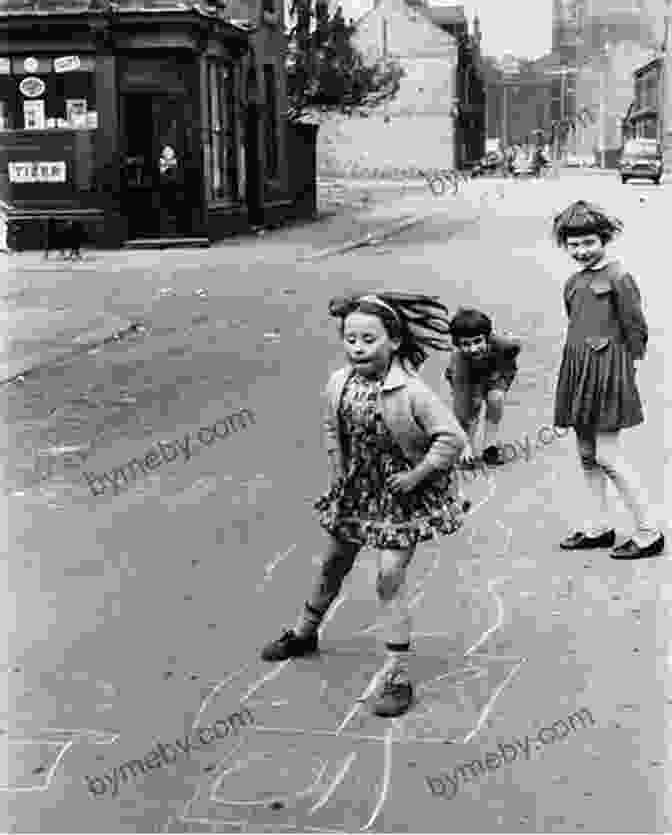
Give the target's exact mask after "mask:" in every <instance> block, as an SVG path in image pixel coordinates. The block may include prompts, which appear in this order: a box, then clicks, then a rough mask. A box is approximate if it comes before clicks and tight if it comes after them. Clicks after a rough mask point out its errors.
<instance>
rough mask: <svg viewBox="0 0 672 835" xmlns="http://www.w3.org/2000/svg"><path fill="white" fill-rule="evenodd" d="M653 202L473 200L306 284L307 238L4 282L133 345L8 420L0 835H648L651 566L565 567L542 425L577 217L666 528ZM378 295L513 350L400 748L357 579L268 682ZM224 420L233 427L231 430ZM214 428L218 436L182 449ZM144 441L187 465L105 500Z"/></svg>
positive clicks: (438, 598)
mask: <svg viewBox="0 0 672 835" xmlns="http://www.w3.org/2000/svg"><path fill="white" fill-rule="evenodd" d="M670 189H672V186H667V187H663V188H660V189H656V188H655V187H649V186H646V185H642V186H632V187H623V186H621V185H620V183H618V182H617V181H616V180H614V179H612V178H607V177H600V176H591V175H589V174H578V173H577V174H567V175H565V176H564V177H563V178H562V179H561V180H560V181H559V182H555V181H545V182H540V183H537V182H529V183H524V182H523V183H499V182H495V181H491V182H481V183H471V184H469V187H468V189H467V191H466V192H465V195H464V196H463V197H461V198H459V201H460V202H459V203H456V202H455V201H453V202H452V203H451V202H449V201H443V202H437V201H429V202H427V198H425V203H422V202H421V200H420V198H419V197H418V198H416V197H414V198H413V200H416V203H415V204H414V208H413V211H416V212H417V211H420V212H421V213H424V214H427V215H428V217H427V218H426V220H425V221H424V222H423V223H422V224H419V225H417V226H415V227H414V228H412V229H409V230H408V231H406V232H404V233H402V234H401V235H399V236H397V237H395V238H393V239H390V240H388V241H386V242H384V243H382V244H381V245H380V246H369V247H366V248H362V249H358V250H355V251H353V252H350V253H348V254H343V255H334V256H332V257H329V258H323V259H319V260H314V261H310V260H304V261H301V262H300V263H297V258H299V257H305V255H306V252H310V251H312V252H316V251H319V249H320V247H321V246H322V243H324V242H321V241H320V240H318V238H319V234H320V233H319V230H318V229H317V227H306V228H305V230H303V231H302V232H301V233H298V235H297V234H289V233H284V232H278V233H276V234H274V235H269V236H267V237H266V238H265V239H264V240H263V241H259V242H258V245H256V246H254V245H252V244H251V242H250V241H249V240H248V241H243V242H240V243H239V244H236V243H233V242H232V243H230V244H227V245H225V246H222V247H218V248H216V249H212V250H208V251H192V252H183V253H170V252H165V253H161V254H144V253H143V254H138V255H136V256H133V257H132V258H129V259H128V260H127V261H125V260H124V258H123V257H121V256H115V255H112V254H109V255H101V256H100V257H98V259H97V260H96V261H95V263H94V262H92V264H93V266H95V270H94V269H91V265H89V266H87V265H86V264H84V265H83V266H82V267H81V268H80V266H76V267H75V268H74V269H72V270H69V269H68V268H65V267H63V266H62V265H57V264H54V265H47V266H44V265H41V264H40V263H39V259H38V258H37V257H36V258H35V259H34V260H33V261H30V258H26V259H24V260H22V261H21V262H20V268H17V272H16V274H15V275H14V276H13V278H12V280H11V282H10V287H9V291H8V295H11V294H12V293H15V294H16V293H20V294H21V298H22V300H23V301H22V303H25V304H26V305H27V306H30V305H36V304H37V303H38V300H39V298H40V296H41V295H46V296H48V299H49V305H52V306H54V305H56V306H57V305H60V304H62V305H64V306H67V305H69V304H75V303H80V304H83V305H85V306H86V305H88V306H89V308H90V309H91V310H92V311H94V310H95V311H98V312H99V313H105V314H109V315H113V316H118V317H119V318H120V319H123V320H127V321H138V320H142V321H143V322H145V324H146V325H147V329H146V330H145V331H142V332H139V333H137V334H135V335H133V336H131V337H129V338H127V339H121V340H119V341H118V342H116V343H112V344H108V345H105V346H102V347H98V348H93V349H91V350H90V351H86V352H82V353H79V354H76V355H75V354H72V355H70V356H69V357H66V358H65V359H62V360H61V361H59V362H57V363H54V364H52V365H50V366H48V367H47V368H45V369H44V370H42V371H41V372H40V373H36V374H34V375H30V376H29V377H27V378H26V379H25V380H24V381H23V382H20V383H17V384H10V385H5V386H3V387H2V392H1V393H0V397H2V400H3V416H4V418H5V421H4V428H5V433H4V436H5V439H6V460H5V470H4V476H5V478H4V482H5V492H4V501H3V509H4V511H5V517H6V526H7V530H8V537H7V551H6V553H5V555H4V557H5V559H4V565H5V566H6V583H5V594H4V598H3V600H4V605H3V611H4V613H5V617H6V622H7V627H8V629H7V631H8V634H9V641H8V652H7V662H6V668H5V669H4V670H3V673H2V674H3V676H4V677H6V688H5V689H4V691H3V692H5V693H6V694H7V701H6V704H5V707H4V710H5V715H6V721H5V725H4V731H5V733H4V734H3V735H2V736H0V741H1V742H2V743H3V744H5V745H6V746H7V749H6V757H5V758H3V760H4V761H5V762H6V763H7V772H6V775H5V776H4V778H3V779H2V783H3V785H4V787H5V789H4V790H5V798H6V800H7V820H6V822H2V826H3V827H7V829H8V831H16V832H29V831H43V832H119V831H123V832H137V831H143V832H148V831H155V832H156V831H170V832H178V831H182V832H183V831H194V832H200V831H204V832H205V831H208V832H212V831H215V832H218V831H221V832H229V831H231V832H234V831H242V830H245V831H250V832H256V831H262V830H268V831H280V830H283V829H284V830H289V831H300V832H304V831H342V832H354V831H360V830H364V829H369V830H371V831H381V832H382V831H389V832H395V831H396V832H405V831H424V832H484V831H503V832H578V831H587V832H665V831H670V826H671V825H672V806H671V805H670V796H669V788H668V787H669V786H670V785H672V780H671V779H670V769H669V753H668V752H669V736H668V727H669V724H670V716H671V715H672V714H671V711H672V693H671V692H670V687H669V658H670V655H669V640H668V632H669V615H670V605H671V604H672V594H671V593H670V590H671V588H672V587H671V585H670V582H671V573H670V561H669V557H668V556H662V557H660V558H658V559H655V560H649V561H642V562H641V563H632V564H630V563H623V564H621V563H615V562H613V561H611V560H609V558H608V554H607V553H606V552H594V553H591V554H589V555H585V554H566V553H562V552H560V551H559V550H558V548H557V545H556V543H557V542H558V540H559V539H561V538H562V537H563V536H564V535H565V534H566V532H567V531H568V529H570V528H572V526H573V525H574V523H575V522H576V521H578V520H580V518H581V509H582V498H583V494H582V483H581V477H580V473H579V469H578V464H577V460H576V455H575V451H574V447H573V443H572V439H571V437H567V438H558V439H555V440H552V442H550V441H549V435H548V432H546V431H543V432H541V434H540V432H539V430H540V429H543V427H547V426H548V425H549V424H550V423H551V421H552V398H553V386H554V381H555V373H556V371H557V367H558V363H559V358H560V352H561V347H562V339H563V335H564V327H565V321H564V312H563V308H562V301H561V290H562V283H563V281H564V279H565V278H566V276H567V275H568V274H569V271H570V269H571V267H570V265H569V264H568V262H567V260H566V258H565V256H564V255H563V254H562V253H560V252H558V251H557V250H555V249H554V248H553V246H552V243H551V241H550V218H551V217H552V215H553V213H554V211H556V210H559V209H560V208H562V207H563V206H564V205H565V204H566V203H568V202H569V201H570V200H572V199H576V198H578V197H581V196H585V197H587V198H588V199H591V198H593V199H598V200H600V201H601V202H602V203H603V204H605V205H607V206H608V207H609V208H610V209H611V210H612V211H613V212H614V213H617V214H620V215H621V216H622V217H623V219H624V220H625V222H626V234H625V236H624V237H623V239H622V241H621V242H620V243H619V244H618V246H617V247H616V251H617V252H618V253H619V254H622V255H623V257H624V260H625V261H626V262H627V264H628V267H629V268H630V270H631V271H632V272H633V273H634V274H635V275H636V276H637V277H638V279H639V281H640V286H641V288H642V292H643V295H644V299H645V304H646V311H647V315H648V318H649V324H650V328H651V344H650V349H649V353H648V357H647V359H646V361H645V362H644V363H643V365H642V367H641V370H640V372H639V375H640V376H639V382H640V387H641V391H642V395H643V400H644V404H645V410H646V416H647V422H646V423H645V425H644V426H643V427H639V428H637V429H634V430H631V431H630V432H628V433H627V447H628V449H629V450H630V452H631V454H632V456H633V457H634V459H635V460H636V461H637V462H638V464H639V466H640V467H641V470H642V472H643V473H644V474H645V476H646V481H647V483H648V485H649V489H650V492H651V498H652V502H653V503H654V505H655V506H656V509H657V510H658V515H659V516H660V519H661V523H664V524H665V525H667V514H666V513H665V502H664V497H665V489H666V487H667V488H668V489H669V486H670V485H669V472H670V467H669V459H670V453H671V452H672V440H671V438H670V432H669V430H668V429H666V426H667V425H668V424H669V419H668V420H666V418H669V417H670V414H669V413H670V406H671V405H672V400H670V397H669V394H668V388H667V386H666V383H667V377H666V374H665V372H666V368H665V363H664V355H665V351H666V349H668V347H669V337H667V336H666V333H665V325H666V317H667V306H666V304H665V302H666V298H667V296H668V287H667V281H666V266H667V265H666V260H665V259H666V255H667V253H668V251H669V245H668V241H667V236H668V234H669V233H668V232H667V229H666V227H667V226H668V225H669V224H668V222H667V218H668V217H669V213H670V207H671V204H672V196H671V195H672V191H671V190H670ZM409 211H410V209H409ZM316 236H317V237H316ZM325 242H326V241H325ZM372 285H373V286H374V287H376V288H382V287H386V288H390V289H404V290H409V291H413V290H421V291H424V292H428V293H438V294H440V295H441V297H442V299H443V300H444V301H445V302H446V303H447V304H448V306H449V307H455V306H457V305H458V304H474V305H477V306H480V307H483V308H484V309H485V310H487V311H488V312H489V313H490V314H491V315H492V316H493V318H494V320H495V323H496V326H497V328H498V329H499V330H503V331H510V332H512V333H515V334H517V335H519V336H520V337H521V338H522V339H523V342H524V350H523V354H522V356H521V363H520V365H521V370H520V373H519V376H518V379H517V380H516V383H515V384H514V387H513V388H512V391H511V393H510V398H509V402H508V406H507V410H506V413H505V418H504V429H503V436H504V439H505V440H508V441H510V442H511V443H512V444H513V445H514V446H513V447H512V448H518V450H519V453H520V454H519V455H518V457H517V458H516V459H515V460H512V461H511V463H509V464H507V465H506V466H505V467H503V468H501V470H498V471H497V472H496V473H490V474H489V476H488V477H487V478H480V479H476V480H475V481H474V482H473V483H471V484H469V485H467V488H466V489H467V490H468V492H469V493H470V495H471V496H472V498H473V500H474V511H473V513H472V514H471V516H470V517H469V519H468V521H467V524H466V525H465V527H464V529H463V530H462V531H461V532H459V533H458V534H456V535H455V536H453V537H451V538H449V539H447V540H443V541H442V542H441V543H440V545H438V546H427V547H423V548H421V549H419V550H418V553H417V555H416V557H415V559H414V561H413V564H412V567H411V569H410V575H409V576H410V583H409V585H410V587H411V589H412V590H413V595H414V597H413V609H414V616H415V622H414V631H415V644H416V656H415V658H414V659H413V661H412V667H411V673H412V675H413V676H414V677H415V679H416V681H417V683H418V696H419V698H418V704H417V705H416V706H415V707H414V709H413V710H412V711H411V712H410V713H409V714H408V715H407V716H405V717H403V718H401V719H400V720H394V721H392V722H388V721H384V720H380V719H377V718H374V717H372V716H370V714H369V713H368V711H367V709H366V705H365V704H364V703H363V702H361V701H358V699H360V698H362V697H363V694H364V693H365V691H366V689H367V686H368V684H369V681H370V680H371V677H372V676H373V675H374V673H375V672H376V670H377V669H378V668H379V666H380V663H381V658H382V657H381V655H380V650H379V648H378V647H377V644H376V641H375V618H376V609H375V591H374V585H373V579H374V573H375V555H374V554H372V553H370V552H366V553H364V554H362V556H361V557H360V559H359V561H358V564H357V565H356V567H355V570H354V571H353V573H352V575H351V577H350V578H349V580H348V582H347V585H346V588H345V589H344V594H343V597H342V600H341V601H340V602H339V604H338V606H336V607H334V610H333V611H332V614H331V617H330V619H329V620H328V622H327V624H326V626H325V629H324V633H323V648H324V651H323V653H322V655H321V656H320V657H319V659H315V660H311V661H307V660H306V661H302V662H300V663H287V664H280V665H267V664H263V663H262V662H261V661H259V660H258V649H259V647H260V646H261V645H262V644H263V643H264V642H265V641H266V640H267V639H268V638H269V637H272V636H275V635H277V634H278V633H279V630H280V629H281V628H282V627H283V626H285V625H286V626H290V625H292V624H293V622H294V620H295V617H296V613H297V610H298V608H299V607H300V605H301V602H302V600H303V598H304V596H305V594H306V593H307V590H308V588H309V587H310V584H311V582H312V578H313V575H314V573H315V571H316V560H317V558H318V556H319V553H320V548H321V546H322V542H323V540H322V535H321V532H320V529H319V527H318V525H317V524H316V521H315V520H314V518H313V517H312V514H311V509H310V502H311V501H312V499H313V498H314V497H315V496H316V495H318V494H319V493H320V492H321V490H322V489H323V487H324V486H325V483H326V471H325V461H324V455H323V452H322V448H321V438H320V391H321V389H322V387H323V385H324V383H325V381H326V379H327V376H328V374H329V373H330V371H332V370H333V369H335V368H337V367H339V366H340V365H341V364H342V362H343V357H342V349H341V346H340V344H339V340H338V336H337V333H336V328H335V325H334V322H333V321H332V320H330V319H329V317H328V316H327V313H326V306H327V301H328V299H329V298H330V297H331V296H332V295H335V294H337V293H341V292H343V291H344V290H347V289H363V288H367V289H368V288H370V287H371V286H372ZM442 370H443V363H442V361H441V358H440V357H437V356H434V357H432V359H431V360H430V361H429V362H428V363H427V365H426V367H425V369H424V370H423V374H424V376H425V378H426V379H427V380H428V381H429V382H430V383H431V384H432V385H434V386H435V387H436V388H437V390H439V391H441V392H445V391H446V390H445V388H444V384H442V383H441V372H442ZM243 408H247V409H250V410H252V412H253V414H254V423H248V425H247V428H244V429H242V428H239V429H238V431H235V432H234V431H229V432H225V431H224V430H223V429H221V427H222V426H224V425H225V423H223V421H225V419H226V418H227V416H228V415H230V414H232V413H234V412H236V411H237V410H239V409H243ZM213 426H214V427H215V428H217V427H220V434H222V433H223V435H224V437H221V438H220V437H216V436H214V433H213V432H210V433H208V432H207V431H204V432H203V431H202V432H201V435H200V436H199V430H203V429H204V428H206V427H213ZM187 439H188V440H187ZM206 439H207V440H206ZM159 441H161V442H162V443H164V444H166V445H168V444H172V443H173V442H175V443H176V442H177V441H180V442H181V444H182V445H183V447H184V448H185V449H186V448H187V444H189V447H188V449H189V453H190V457H189V458H188V459H187V455H186V453H180V454H176V456H175V457H174V460H165V459H164V458H160V457H159V455H160V453H157V456H156V457H153V458H152V459H151V460H150V463H148V471H147V472H146V473H142V472H141V471H140V469H139V465H137V464H136V465H135V469H133V475H127V477H126V480H127V481H128V483H127V484H126V485H124V484H123V482H122V479H121V477H119V478H117V477H116V476H115V475H114V473H115V471H116V472H117V473H119V471H120V469H123V468H126V467H127V465H128V462H129V461H131V460H132V459H134V458H136V459H139V458H142V459H143V460H144V459H145V456H146V455H147V453H148V452H150V451H152V450H154V451H156V450H159V449H160V448H159V447H158V446H157V444H158V442H159ZM527 441H529V444H528V443H527ZM521 447H524V448H526V449H527V452H526V453H524V452H522V451H521ZM165 448H166V449H168V446H166V447H165ZM176 449H178V448H176ZM78 450H79V451H78ZM170 457H171V456H170V455H168V454H166V458H170ZM85 472H86V473H88V474H89V483H90V484H93V485H94V486H93V488H90V487H88V486H87V482H86V477H85V476H84V473H85ZM126 472H127V473H130V471H129V470H128V469H127V470H126ZM105 473H107V474H108V475H109V478H108V479H107V480H105V481H103V478H104V474H105ZM96 479H100V480H98V481H97V480H96ZM115 481H116V483H117V486H116V487H115V486H114V482H115ZM103 483H104V484H105V489H104V490H103V489H102V485H103ZM94 493H98V495H94ZM668 495H669V494H668ZM619 521H620V523H621V524H620V525H619V532H620V533H622V534H623V535H624V536H625V535H626V534H627V533H628V531H627V527H626V524H627V517H626V516H625V515H624V514H622V515H621V516H619ZM243 708H247V710H249V711H250V713H251V715H252V716H253V722H252V724H248V725H247V726H246V727H244V728H241V727H240V720H238V724H237V725H236V722H235V721H234V720H229V717H231V716H232V714H235V713H236V712H240V711H241V710H242V709H243ZM582 711H583V712H582ZM586 711H587V712H586ZM240 715H241V714H240V713H239V716H240ZM245 715H246V716H247V714H245ZM586 716H590V721H587V720H586V721H584V720H585V717H586ZM579 717H582V719H581V721H580V720H579ZM208 729H209V730H208ZM544 729H545V730H544ZM217 730H221V731H222V733H221V739H218V738H217V736H216V735H215V734H216V731H217ZM540 731H541V734H540ZM199 735H200V736H199ZM160 745H162V746H163V748H161V747H160ZM500 746H502V747H500ZM506 746H509V747H508V748H507V747H506ZM162 751H163V752H164V753H162ZM512 751H517V753H516V755H515V757H514V754H513V753H512ZM498 752H499V757H497V756H496V755H497V753H498ZM507 752H508V753H507ZM488 755H491V757H490V759H489V760H487V756H488ZM139 760H142V761H143V764H142V766H141V765H140V764H139V763H138V762H137V761H139ZM486 762H487V766H486V765H485V764H486ZM122 766H123V768H122ZM428 778H429V779H428Z"/></svg>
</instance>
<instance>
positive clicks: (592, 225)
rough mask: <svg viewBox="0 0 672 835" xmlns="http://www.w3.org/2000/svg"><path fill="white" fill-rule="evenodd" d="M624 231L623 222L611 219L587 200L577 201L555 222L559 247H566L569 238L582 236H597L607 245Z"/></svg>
mask: <svg viewBox="0 0 672 835" xmlns="http://www.w3.org/2000/svg"><path fill="white" fill-rule="evenodd" d="M622 231H623V221H621V220H619V219H618V218H617V217H611V216H610V215H608V214H607V213H606V212H605V211H604V209H602V208H600V206H597V205H595V204H594V203H587V202H586V201H585V200H577V201H576V202H575V203H572V204H571V206H568V207H567V208H566V209H565V210H564V211H562V212H560V214H558V215H556V216H555V218H554V220H553V237H554V238H555V242H556V244H557V245H558V246H561V247H564V246H566V244H567V239H568V238H573V237H579V236H581V235H597V236H598V238H599V239H600V240H601V241H602V244H603V245H604V244H607V243H609V242H610V241H613V239H614V238H615V237H616V235H618V234H619V233H620V232H622Z"/></svg>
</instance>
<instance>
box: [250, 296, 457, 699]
mask: <svg viewBox="0 0 672 835" xmlns="http://www.w3.org/2000/svg"><path fill="white" fill-rule="evenodd" d="M329 312H330V314H331V315H332V316H334V317H336V318H338V319H339V320H340V322H339V332H340V335H341V338H342V339H343V345H344V347H345V353H346V356H347V359H348V365H347V366H346V367H345V368H342V369H340V370H339V371H337V372H336V373H335V374H333V375H332V377H331V379H330V380H329V383H328V385H327V388H326V392H325V394H326V412H325V420H324V431H325V438H326V446H327V452H328V454H329V458H330V462H331V487H330V488H329V490H328V491H327V492H326V493H325V494H324V495H323V496H322V497H321V498H320V499H318V501H317V502H316V503H315V508H316V510H317V511H319V515H320V524H321V525H322V527H323V528H324V529H325V531H326V532H327V534H328V536H329V544H328V546H327V550H326V553H325V555H324V559H323V564H322V569H321V572H320V576H319V577H318V579H317V582H316V584H315V587H314V590H313V593H312V595H311V597H310V600H309V601H307V602H306V604H305V607H304V610H303V612H302V614H301V616H300V618H299V621H298V624H297V626H296V627H295V629H293V630H288V631H285V632H284V633H283V634H282V636H281V637H280V638H279V639H278V640H276V641H272V642H271V643H270V644H268V645H267V646H266V647H265V648H264V650H263V651H262V658H263V659H264V660H266V661H281V660H285V659H287V658H295V657H299V656H303V655H307V654H309V653H313V652H316V651H317V632H318V628H319V626H320V623H321V622H322V619H323V618H324V616H325V615H326V613H327V611H328V609H329V607H330V606H331V604H332V603H333V601H334V600H335V599H336V597H337V596H338V594H339V592H340V589H341V586H342V584H343V580H344V579H345V577H346V576H347V575H348V573H349V572H350V570H351V569H352V566H353V564H354V561H355V558H356V557H357V554H358V553H359V551H360V550H361V549H362V548H365V547H369V548H375V549H377V550H378V551H379V554H380V556H379V562H378V578H377V582H376V590H377V593H378V599H379V601H380V603H381V607H382V610H383V614H384V615H385V620H386V627H387V629H386V634H385V639H386V650H387V655H388V661H387V663H386V665H385V667H384V668H383V670H382V671H381V675H380V677H379V679H378V689H377V691H376V693H375V696H374V706H373V709H374V712H375V713H376V714H377V715H379V716H398V715H401V714H402V713H404V712H405V711H406V710H408V708H409V706H410V704H411V702H412V699H413V688H412V685H411V682H410V679H409V675H408V669H407V657H408V654H409V652H410V637H411V621H410V615H409V611H408V604H407V601H406V588H405V580H406V570H407V568H408V565H409V563H410V562H411V559H412V558H413V554H414V553H415V548H416V546H417V544H418V542H424V541H427V540H429V539H432V538H435V537H437V536H438V535H439V534H443V535H447V534H452V533H454V532H455V531H456V530H458V529H459V528H460V527H461V525H462V510H461V508H460V507H459V506H458V503H457V490H456V485H455V481H454V472H453V468H454V465H455V463H456V461H457V460H458V458H459V456H460V454H461V452H462V450H463V448H464V446H465V443H466V436H465V434H464V432H463V431H462V429H461V428H460V425H459V423H458V422H457V420H456V419H455V416H454V415H453V413H452V412H451V410H450V409H449V408H448V407H447V406H446V405H445V404H444V403H443V402H442V401H441V399H440V398H439V397H438V396H437V395H436V394H435V393H434V392H433V391H432V390H431V389H430V388H429V387H428V386H427V385H426V384H425V383H424V382H423V380H422V378H421V377H420V376H419V375H418V374H417V370H418V369H419V368H420V366H421V365H422V363H423V362H424V361H425V359H426V358H427V349H428V348H433V349H435V350H449V347H450V346H449V342H448V316H447V314H448V311H447V310H446V308H445V307H444V306H443V305H442V304H441V303H440V302H439V301H438V300H437V299H436V298H430V297H427V296H420V295H409V294H403V293H379V294H377V295H358V296H351V297H348V298H342V299H335V300H333V301H332V302H331V304H330V306H329Z"/></svg>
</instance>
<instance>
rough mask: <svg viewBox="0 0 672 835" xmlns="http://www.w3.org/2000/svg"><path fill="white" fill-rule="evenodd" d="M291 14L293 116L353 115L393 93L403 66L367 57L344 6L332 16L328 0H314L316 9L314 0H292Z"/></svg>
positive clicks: (289, 78) (293, 118) (289, 83)
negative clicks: (312, 5) (355, 38)
mask: <svg viewBox="0 0 672 835" xmlns="http://www.w3.org/2000/svg"><path fill="white" fill-rule="evenodd" d="M290 14H291V15H292V16H293V17H294V18H295V21H296V23H295V25H294V27H293V28H292V29H291V31H290V32H289V35H288V61H287V92H288V98H289V118H290V120H291V121H301V120H302V119H303V118H305V117H307V116H309V115H310V116H315V115H319V114H322V115H325V114H327V113H344V114H345V115H348V116H350V115H352V113H353V112H355V111H357V110H363V111H368V110H371V109H373V108H375V107H377V106H378V105H380V104H382V103H383V102H385V101H388V100H390V99H392V98H394V96H395V95H396V94H397V92H398V90H399V83H400V81H401V78H402V77H403V75H404V72H403V70H402V69H401V67H400V66H399V65H398V64H397V63H395V62H390V61H387V62H384V61H382V60H381V61H377V62H376V63H374V64H373V65H368V64H367V63H366V62H365V60H364V56H363V55H362V54H361V53H360V52H359V51H358V50H357V48H356V47H355V46H354V44H353V43H352V40H351V39H352V37H353V35H354V34H355V31H356V27H355V26H354V24H353V23H352V22H350V23H349V24H348V23H346V22H345V19H344V17H343V9H342V8H341V6H339V7H338V8H337V9H336V11H335V12H334V14H333V15H331V16H330V15H329V6H328V3H327V2H325V1H324V0H316V2H315V11H314V12H312V11H311V8H310V0H294V5H293V6H292V8H291V10H290ZM311 19H314V21H315V26H314V27H313V31H311Z"/></svg>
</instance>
